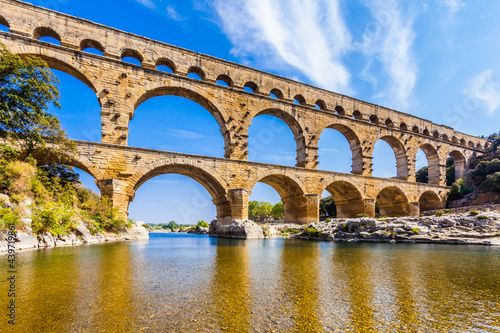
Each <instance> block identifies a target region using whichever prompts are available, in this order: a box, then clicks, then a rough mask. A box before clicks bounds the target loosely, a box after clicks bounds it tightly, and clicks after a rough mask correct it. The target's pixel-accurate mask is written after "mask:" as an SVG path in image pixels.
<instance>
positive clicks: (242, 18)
mask: <svg viewBox="0 0 500 333" xmlns="http://www.w3.org/2000/svg"><path fill="white" fill-rule="evenodd" d="M215 7H216V11H217V13H218V15H219V17H220V19H221V23H222V28H223V30H224V32H225V33H226V35H227V36H228V37H229V39H230V40H231V42H232V44H233V46H234V48H233V50H232V52H233V54H235V55H237V56H243V57H244V56H247V55H250V56H252V57H255V58H260V59H261V60H262V59H267V60H269V59H270V58H271V59H273V60H274V61H275V62H276V63H283V61H284V62H285V63H287V64H289V65H291V66H293V67H295V68H298V69H299V70H300V71H301V72H302V73H303V74H304V75H306V76H307V77H308V78H310V79H311V80H312V81H313V82H314V83H315V84H317V85H319V86H321V87H324V88H327V89H331V90H335V91H340V92H343V93H349V92H351V89H350V85H349V82H350V76H351V75H350V73H349V71H348V70H347V68H346V67H345V66H344V64H343V63H342V57H343V56H345V54H346V53H347V51H348V50H349V49H350V48H351V35H350V33H349V30H348V29H347V27H346V25H345V23H344V19H343V17H342V15H341V10H340V6H339V0H306V1H302V0H253V1H245V0H220V1H219V2H217V4H216V5H215Z"/></svg>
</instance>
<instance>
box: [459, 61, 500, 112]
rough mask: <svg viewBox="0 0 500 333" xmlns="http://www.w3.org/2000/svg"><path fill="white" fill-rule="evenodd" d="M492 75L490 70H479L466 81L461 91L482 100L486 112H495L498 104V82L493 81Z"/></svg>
mask: <svg viewBox="0 0 500 333" xmlns="http://www.w3.org/2000/svg"><path fill="white" fill-rule="evenodd" d="M492 77H493V71H492V70H486V71H484V72H481V73H479V74H478V75H476V76H475V77H474V78H472V79H470V80H469V81H467V87H466V88H465V89H464V91H463V93H464V94H465V95H466V96H469V97H472V98H475V99H478V100H480V101H481V102H483V103H484V105H485V106H486V108H487V110H488V113H493V112H495V111H496V110H497V109H498V107H499V106H500V84H499V83H498V82H494V81H493V79H492Z"/></svg>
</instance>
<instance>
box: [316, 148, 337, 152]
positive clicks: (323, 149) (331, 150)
mask: <svg viewBox="0 0 500 333" xmlns="http://www.w3.org/2000/svg"><path fill="white" fill-rule="evenodd" d="M319 152H320V153H321V152H323V153H326V152H331V153H339V152H340V151H339V150H338V149H335V148H319Z"/></svg>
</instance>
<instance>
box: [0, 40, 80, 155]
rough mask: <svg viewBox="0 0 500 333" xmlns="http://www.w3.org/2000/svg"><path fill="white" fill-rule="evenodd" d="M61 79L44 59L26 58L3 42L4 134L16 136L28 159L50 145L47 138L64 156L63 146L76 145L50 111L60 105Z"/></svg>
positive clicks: (0, 104)
mask: <svg viewBox="0 0 500 333" xmlns="http://www.w3.org/2000/svg"><path fill="white" fill-rule="evenodd" d="M58 83H59V81H58V79H57V77H55V76H54V74H53V73H52V72H51V71H50V69H49V68H48V66H47V64H46V63H45V62H44V61H43V60H42V59H40V58H37V57H33V56H26V57H24V58H23V59H22V58H21V57H19V56H18V55H15V54H12V53H11V52H10V51H9V50H7V48H6V47H5V45H3V44H1V43H0V137H2V138H9V139H13V140H14V141H15V142H16V143H17V144H18V145H19V146H20V148H21V149H22V150H23V152H24V153H25V154H24V159H26V158H27V157H29V156H30V155H31V154H32V153H33V152H34V151H35V150H37V149H47V141H49V142H51V143H53V144H54V145H55V146H57V148H51V149H50V150H51V153H52V154H53V155H55V156H57V157H60V158H61V159H62V158H63V156H64V155H63V154H60V153H59V152H60V151H61V150H71V151H74V149H75V145H74V144H73V143H72V142H71V141H69V140H68V139H67V136H66V133H65V131H64V130H62V129H61V125H60V123H59V120H58V119H57V118H56V117H55V116H54V115H52V114H50V113H48V112H47V109H48V108H49V106H50V105H54V106H56V107H60V105H59V103H58V100H59V91H58V89H57V86H56V84H58Z"/></svg>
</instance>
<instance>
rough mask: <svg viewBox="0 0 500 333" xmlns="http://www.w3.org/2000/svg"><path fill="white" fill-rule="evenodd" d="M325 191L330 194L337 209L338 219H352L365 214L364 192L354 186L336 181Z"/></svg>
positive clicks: (346, 182)
mask: <svg viewBox="0 0 500 333" xmlns="http://www.w3.org/2000/svg"><path fill="white" fill-rule="evenodd" d="M325 190H326V191H328V193H330V195H331V196H332V198H333V201H334V203H335V206H336V207H337V218H341V217H346V218H352V217H356V216H357V215H358V214H365V204H364V200H363V195H362V192H361V191H360V190H359V189H358V188H357V187H356V186H355V185H354V184H352V183H350V182H348V181H345V180H336V181H333V182H331V183H330V184H329V185H328V186H326V188H325Z"/></svg>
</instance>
